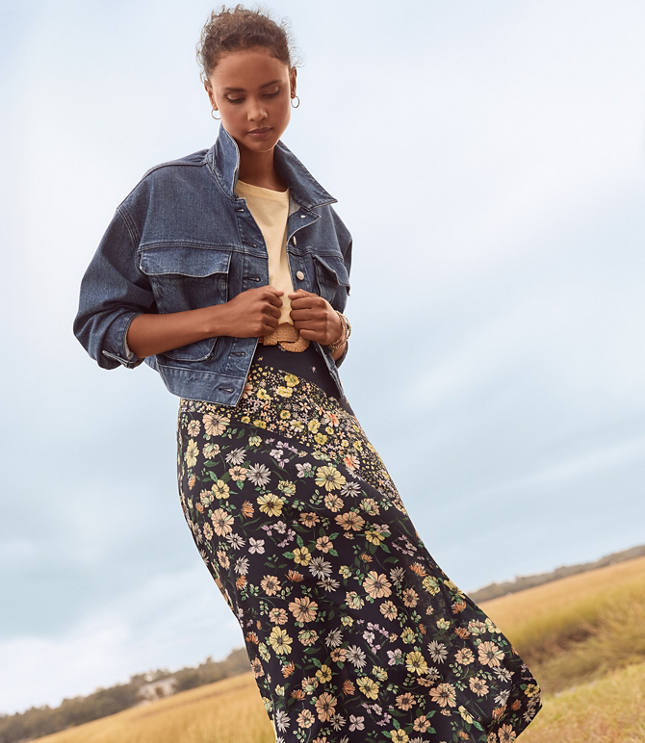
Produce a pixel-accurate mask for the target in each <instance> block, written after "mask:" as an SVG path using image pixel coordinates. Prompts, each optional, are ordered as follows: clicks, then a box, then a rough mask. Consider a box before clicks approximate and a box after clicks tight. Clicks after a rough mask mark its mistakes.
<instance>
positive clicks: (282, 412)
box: [280, 408, 291, 420]
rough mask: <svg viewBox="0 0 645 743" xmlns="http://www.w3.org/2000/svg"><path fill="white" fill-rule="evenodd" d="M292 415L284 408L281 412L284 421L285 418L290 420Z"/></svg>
mask: <svg viewBox="0 0 645 743" xmlns="http://www.w3.org/2000/svg"><path fill="white" fill-rule="evenodd" d="M290 415H291V412H290V411H289V410H286V409H284V408H283V409H282V410H281V411H280V417H281V418H282V419H283V420H284V419H285V418H288V417H289V416H290Z"/></svg>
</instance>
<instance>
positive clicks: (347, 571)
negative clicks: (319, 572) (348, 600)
mask: <svg viewBox="0 0 645 743" xmlns="http://www.w3.org/2000/svg"><path fill="white" fill-rule="evenodd" d="M338 574H339V575H342V577H343V578H345V580H347V578H349V576H350V575H351V574H352V569H351V568H350V567H349V565H341V566H340V567H339V568H338Z"/></svg>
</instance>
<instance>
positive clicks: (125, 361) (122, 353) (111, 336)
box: [101, 311, 143, 369]
mask: <svg viewBox="0 0 645 743" xmlns="http://www.w3.org/2000/svg"><path fill="white" fill-rule="evenodd" d="M138 314H140V313H139V312H136V311H131V312H126V313H124V314H123V315H120V316H119V317H117V318H116V320H115V321H114V322H113V323H112V324H111V325H110V328H109V330H108V333H107V336H106V345H108V346H109V348H104V349H103V350H102V351H101V353H102V354H103V355H104V356H107V357H108V358H110V359H114V360H115V361H118V362H119V364H121V365H122V366H125V368H126V369H136V367H137V366H139V364H141V363H143V358H139V357H138V356H137V355H136V354H135V353H133V352H132V351H131V350H130V349H129V348H128V344H127V341H126V336H127V334H128V328H129V327H130V323H131V322H132V321H133V320H134V318H135V317H136V316H137V315H138ZM110 341H113V343H114V346H112V344H111V343H110Z"/></svg>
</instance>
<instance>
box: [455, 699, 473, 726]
mask: <svg viewBox="0 0 645 743" xmlns="http://www.w3.org/2000/svg"><path fill="white" fill-rule="evenodd" d="M457 712H459V714H460V715H461V717H462V719H463V720H464V722H467V723H468V724H469V725H472V724H473V722H474V718H473V716H472V715H471V714H470V712H468V710H467V709H466V708H465V707H464V705H463V704H460V705H459V707H457Z"/></svg>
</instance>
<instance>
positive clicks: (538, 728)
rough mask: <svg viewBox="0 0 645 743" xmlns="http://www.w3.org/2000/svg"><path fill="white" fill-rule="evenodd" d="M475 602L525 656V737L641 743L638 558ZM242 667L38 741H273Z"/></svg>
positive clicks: (644, 648) (643, 691) (643, 688)
mask: <svg viewBox="0 0 645 743" xmlns="http://www.w3.org/2000/svg"><path fill="white" fill-rule="evenodd" d="M480 606H481V607H482V608H483V609H484V611H485V612H486V613H487V614H489V616H490V617H491V619H493V621H494V622H495V623H496V624H497V625H498V626H499V627H500V628H501V629H502V631H503V632H504V633H505V634H506V635H507V636H508V638H509V639H510V640H511V642H512V643H513V646H514V647H515V648H516V650H517V651H518V652H519V653H520V655H521V656H522V657H523V658H524V660H526V662H527V663H528V665H529V667H530V668H531V670H532V671H533V673H534V675H535V676H536V678H537V680H538V682H539V683H540V685H541V686H542V689H543V693H544V696H543V700H544V707H543V709H542V710H541V711H540V712H539V714H538V716H537V717H536V718H535V720H534V721H533V722H532V723H531V725H529V727H528V728H527V729H526V730H525V731H524V732H523V733H522V735H521V740H522V741H525V743H645V629H644V628H645V557H640V558H637V559H634V560H627V561H625V562H621V563H618V564H616V565H611V566H608V567H603V568H599V569H597V570H593V571H590V572H586V573H581V574H578V575H573V576H570V577H567V578H563V579H561V580H557V581H553V582H551V583H546V584H544V585H542V586H537V587H535V588H530V589H528V590H526V591H521V592H519V593H514V594H509V595H507V596H503V597H501V598H497V599H493V600H491V601H486V602H481V603H480ZM273 741H274V735H273V729H272V726H271V723H270V721H269V718H268V717H267V714H266V712H265V710H264V706H263V705H262V702H261V699H260V694H259V692H258V690H257V687H256V686H255V681H254V679H253V677H252V675H251V673H250V672H249V673H245V674H242V675H241V676H236V677H235V678H231V679H226V680H224V681H219V682H217V683H216V684H210V685H208V686H202V687H200V688H198V689H192V690H190V691H186V692H181V693H180V694H176V695H174V696H172V697H168V698H166V699H162V700H159V701H156V702H152V703H151V704H148V705H144V706H138V707H135V708H133V709H129V710H126V711H124V712H120V713H119V714H117V715H112V716H110V717H106V718H103V719H101V720H96V721H94V722H91V723H88V724H86V725H82V726H80V727H78V728H72V729H69V730H67V731H64V732H61V733H56V734H55V735H48V736H46V737H45V738H40V739H39V743H273Z"/></svg>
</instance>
